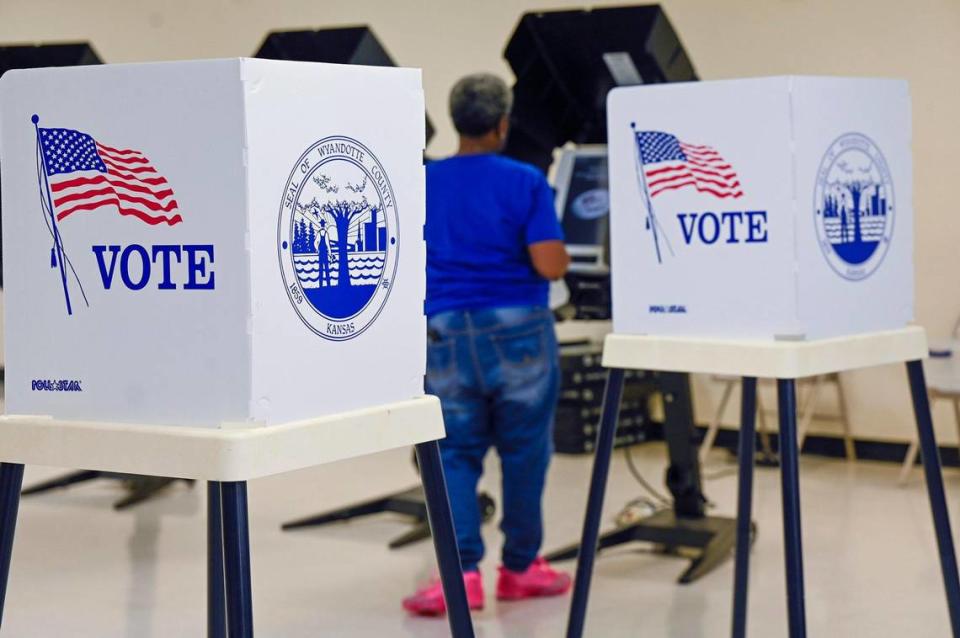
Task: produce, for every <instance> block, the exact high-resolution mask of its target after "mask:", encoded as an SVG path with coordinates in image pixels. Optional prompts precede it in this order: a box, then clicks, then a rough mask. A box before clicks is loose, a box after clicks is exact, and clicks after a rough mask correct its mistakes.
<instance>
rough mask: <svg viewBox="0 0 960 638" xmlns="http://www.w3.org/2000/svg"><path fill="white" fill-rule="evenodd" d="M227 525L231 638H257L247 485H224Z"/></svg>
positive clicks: (226, 569) (225, 551)
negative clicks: (251, 573)
mask: <svg viewBox="0 0 960 638" xmlns="http://www.w3.org/2000/svg"><path fill="white" fill-rule="evenodd" d="M220 507H221V510H222V525H223V571H224V576H225V581H226V584H225V589H224V591H225V592H226V610H227V636H229V638H252V637H253V592H252V590H251V585H250V532H249V526H248V521H247V484H246V482H245V481H231V482H224V483H220Z"/></svg>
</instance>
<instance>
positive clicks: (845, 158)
mask: <svg viewBox="0 0 960 638" xmlns="http://www.w3.org/2000/svg"><path fill="white" fill-rule="evenodd" d="M608 112H609V125H608V126H609V135H610V140H609V149H610V190H611V199H612V202H611V207H612V219H611V223H612V224H613V225H614V226H613V230H612V232H611V238H612V245H611V252H612V259H613V260H614V269H615V270H614V274H615V275H617V274H620V273H631V274H632V275H633V276H631V277H625V276H620V277H617V276H614V278H613V303H614V332H616V333H618V334H661V335H664V334H672V335H681V334H683V335H699V336H713V337H748V338H760V337H787V338H792V339H798V338H799V339H803V338H807V339H814V338H822V337H830V336H838V335H847V334H856V333H862V332H870V331H877V330H884V329H891V328H902V327H904V326H905V325H906V324H907V322H908V321H910V320H911V319H912V318H913V204H912V196H913V193H912V162H911V156H910V137H911V136H910V129H911V123H910V99H909V94H908V90H907V84H906V82H902V81H898V80H849V79H841V78H814V77H784V78H762V79H755V80H732V81H725V82H699V83H683V84H671V85H661V86H657V87H644V88H643V89H619V90H615V91H613V92H612V93H611V94H610V98H609V111H608Z"/></svg>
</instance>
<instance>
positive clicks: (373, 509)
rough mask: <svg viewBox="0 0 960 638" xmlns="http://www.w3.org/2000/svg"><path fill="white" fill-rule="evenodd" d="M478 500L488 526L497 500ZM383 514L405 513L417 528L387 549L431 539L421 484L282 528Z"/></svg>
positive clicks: (483, 496)
mask: <svg viewBox="0 0 960 638" xmlns="http://www.w3.org/2000/svg"><path fill="white" fill-rule="evenodd" d="M477 501H478V505H479V507H480V516H481V520H482V521H483V522H484V523H486V522H487V521H489V520H490V519H492V518H493V515H494V513H495V512H496V510H497V506H496V504H495V503H494V501H493V498H492V497H491V496H490V495H489V494H487V493H486V492H480V494H479V495H478V496H477ZM383 512H393V513H395V514H402V515H404V516H409V517H411V518H412V519H413V527H411V528H410V529H409V530H407V531H406V532H404V533H403V534H401V535H400V536H397V537H396V538H394V539H393V540H392V541H390V542H389V544H388V545H387V546H388V547H389V548H390V549H399V548H401V547H406V546H407V545H410V544H411V543H416V542H417V541H421V540H424V539H426V538H430V523H429V521H428V517H427V501H426V497H425V496H424V493H423V488H422V487H421V486H419V485H417V486H415V487H411V488H409V489H406V490H402V491H400V492H394V493H393V494H387V495H386V496H381V497H379V498H374V499H370V500H369V501H361V502H360V503H354V504H353V505H347V506H346V507H341V508H338V509H335V510H330V511H328V512H323V513H322V514H316V515H313V516H309V517H307V518H302V519H298V520H295V521H290V522H288V523H284V524H283V525H282V526H281V529H283V530H284V531H289V530H293V529H301V528H304V527H319V526H321V525H329V524H330V523H339V522H345V521H349V520H352V519H354V518H359V517H361V516H369V515H371V514H380V513H383Z"/></svg>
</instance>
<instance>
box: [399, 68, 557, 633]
mask: <svg viewBox="0 0 960 638" xmlns="http://www.w3.org/2000/svg"><path fill="white" fill-rule="evenodd" d="M510 101H511V96H510V92H509V90H508V89H507V87H506V85H505V84H504V83H503V81H502V80H500V79H499V78H497V77H495V76H492V75H487V74H477V75H470V76H467V77H465V78H463V79H462V80H460V81H459V82H458V83H457V84H456V86H454V88H453V90H452V92H451V94H450V104H449V106H450V115H451V117H452V119H453V123H454V126H455V128H456V130H457V132H458V133H459V136H460V144H459V150H458V152H457V154H456V155H455V156H453V157H450V158H448V159H445V160H442V161H437V162H432V163H430V164H429V165H428V166H427V221H426V231H425V232H426V243H427V298H426V313H427V317H428V330H429V334H428V337H429V338H428V352H427V376H426V389H427V392H428V393H430V394H435V395H437V396H438V397H439V398H440V401H441V403H442V406H443V416H444V422H445V425H446V431H447V436H446V439H444V440H443V441H441V454H442V459H443V468H444V472H445V473H446V478H447V486H448V490H449V494H450V503H451V506H452V511H453V518H454V524H455V527H456V532H457V541H458V543H459V547H460V559H461V565H462V568H463V572H464V583H465V585H466V589H467V597H468V600H469V603H470V607H471V608H472V609H481V608H482V607H483V605H484V591H483V581H482V578H481V574H480V571H479V564H480V561H481V559H482V558H483V555H484V545H483V539H482V537H481V534H480V523H481V515H480V511H479V508H478V505H477V483H478V481H479V479H480V476H481V474H482V473H483V463H484V458H485V456H486V454H487V452H488V450H489V449H490V448H491V447H493V448H495V449H496V451H497V453H498V455H499V457H500V464H501V471H502V473H503V521H502V523H501V530H502V531H503V534H504V544H503V552H502V565H501V567H500V568H499V578H498V581H497V589H496V595H497V598H498V599H499V600H519V599H524V598H532V597H539V596H552V595H558V594H563V593H565V592H566V591H567V590H568V589H569V588H570V577H569V576H568V575H567V574H564V573H560V572H557V571H555V570H553V569H552V568H551V567H550V566H549V565H548V564H547V562H546V561H545V560H543V559H542V558H540V557H539V551H540V545H541V542H542V539H543V513H542V507H541V501H542V498H543V490H544V482H545V479H546V474H547V466H548V464H549V462H550V455H551V441H552V438H551V437H552V432H551V430H552V423H553V416H554V411H555V407H556V401H557V395H558V387H559V367H558V356H557V343H556V337H555V335H554V326H553V317H552V315H551V313H550V310H549V308H548V306H547V294H548V285H549V284H548V281H549V280H553V279H558V278H560V277H562V276H563V275H564V273H565V272H566V269H567V266H568V264H569V261H570V260H569V257H568V255H567V252H566V249H565V248H564V244H563V241H562V233H561V229H560V226H559V223H558V221H557V216H556V212H555V210H554V206H553V193H552V191H551V189H550V187H549V185H548V184H547V181H546V179H545V178H544V176H543V174H542V173H540V172H539V171H538V170H537V169H535V168H533V167H532V166H529V165H526V164H523V163H520V162H517V161H515V160H512V159H507V158H505V157H502V156H500V155H499V154H498V152H499V151H500V150H501V149H502V147H503V144H504V142H505V140H506V136H507V129H508V123H509V111H510ZM403 606H404V608H406V609H407V610H408V611H410V612H412V613H414V614H419V615H440V614H443V613H444V612H445V604H444V599H443V592H442V590H441V587H440V584H439V582H432V583H430V584H428V585H427V586H425V587H424V588H423V589H421V590H419V591H417V592H416V593H415V594H414V595H412V596H410V597H409V598H407V599H405V600H404V601H403Z"/></svg>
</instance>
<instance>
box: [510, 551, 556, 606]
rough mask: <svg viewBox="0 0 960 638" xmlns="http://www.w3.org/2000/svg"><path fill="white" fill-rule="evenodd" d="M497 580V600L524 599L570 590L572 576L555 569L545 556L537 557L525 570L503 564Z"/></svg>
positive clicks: (554, 594) (553, 594)
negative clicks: (516, 570)
mask: <svg viewBox="0 0 960 638" xmlns="http://www.w3.org/2000/svg"><path fill="white" fill-rule="evenodd" d="M499 569H500V578H499V580H497V600H522V599H524V598H539V597H541V596H559V595H560V594H565V593H567V592H568V591H569V590H570V585H571V584H572V583H571V581H570V576H569V575H568V574H564V573H563V572H558V571H555V570H554V569H553V568H552V567H550V564H549V563H547V561H545V560H544V559H543V558H539V557H538V558H537V559H536V560H534V561H533V563H531V565H530V567H527V571H525V572H514V571H510V570H509V569H507V568H506V567H503V566H501V567H500V568H499Z"/></svg>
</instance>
